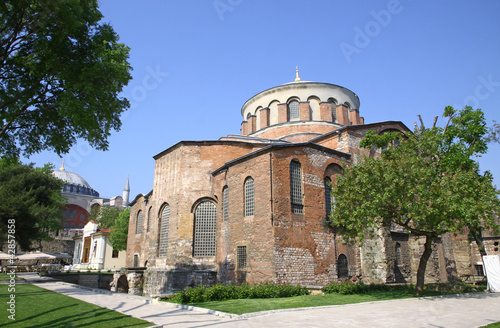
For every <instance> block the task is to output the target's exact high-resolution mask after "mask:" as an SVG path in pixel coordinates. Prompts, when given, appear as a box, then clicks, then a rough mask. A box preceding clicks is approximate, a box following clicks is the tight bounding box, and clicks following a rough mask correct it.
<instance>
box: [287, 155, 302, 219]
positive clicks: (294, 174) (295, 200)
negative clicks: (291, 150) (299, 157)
mask: <svg viewBox="0 0 500 328" xmlns="http://www.w3.org/2000/svg"><path fill="white" fill-rule="evenodd" d="M290 199H291V203H292V213H293V214H303V209H304V203H303V200H302V168H301V166H300V163H299V162H298V161H295V160H294V161H292V162H290Z"/></svg>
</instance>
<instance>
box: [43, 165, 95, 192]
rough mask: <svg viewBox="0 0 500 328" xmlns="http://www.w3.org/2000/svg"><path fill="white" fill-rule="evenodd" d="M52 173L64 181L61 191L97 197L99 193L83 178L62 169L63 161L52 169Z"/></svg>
mask: <svg viewBox="0 0 500 328" xmlns="http://www.w3.org/2000/svg"><path fill="white" fill-rule="evenodd" d="M52 175H53V176H54V177H56V178H58V179H60V180H62V181H64V187H63V190H62V191H63V192H67V193H72V194H81V195H88V196H95V197H99V193H98V192H97V191H95V190H94V189H92V187H90V185H89V183H88V182H87V181H85V179H84V178H82V177H81V176H79V175H78V174H76V173H73V172H69V171H66V170H65V169H64V161H63V164H62V166H61V168H60V169H59V170H57V171H52Z"/></svg>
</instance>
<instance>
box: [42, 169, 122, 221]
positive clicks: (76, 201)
mask: <svg viewBox="0 0 500 328" xmlns="http://www.w3.org/2000/svg"><path fill="white" fill-rule="evenodd" d="M52 175H53V176H55V177H56V178H58V179H60V180H63V181H64V187H63V189H62V191H61V193H62V195H63V196H64V197H66V199H67V205H66V206H65V208H64V212H63V222H62V225H63V227H64V229H65V230H71V229H83V227H84V226H85V225H86V224H87V223H88V219H89V217H90V213H91V210H92V208H94V207H96V206H111V207H118V208H120V209H121V208H125V207H126V206H127V205H128V197H129V194H130V186H129V180H128V178H127V182H126V183H125V187H124V189H123V195H122V196H115V197H113V198H102V197H100V196H99V192H97V191H96V190H94V189H93V188H92V187H91V186H90V184H89V183H88V182H87V181H86V180H85V179H84V178H82V177H81V176H79V175H78V174H76V173H73V172H70V171H67V170H66V169H65V168H64V161H63V164H62V166H61V168H60V169H59V170H55V171H53V172H52Z"/></svg>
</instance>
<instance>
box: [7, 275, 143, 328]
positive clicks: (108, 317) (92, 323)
mask: <svg viewBox="0 0 500 328" xmlns="http://www.w3.org/2000/svg"><path fill="white" fill-rule="evenodd" d="M15 288H16V291H15V293H14V294H15V295H16V297H15V300H16V316H15V318H16V320H15V321H13V320H11V319H9V318H8V315H10V313H9V312H7V311H6V310H7V301H9V299H10V295H11V293H10V292H9V291H8V285H0V304H2V305H1V307H0V326H1V327H40V328H41V327H44V328H45V327H51V328H52V327H54V328H56V327H106V328H113V327H149V326H152V325H153V324H152V323H149V322H147V321H144V320H140V319H136V318H133V317H130V316H127V315H124V314H122V313H119V312H116V311H112V310H108V309H104V308H101V307H99V306H97V305H93V304H89V303H86V302H83V301H80V300H77V299H75V298H72V297H69V296H65V295H61V294H58V293H55V292H52V291H49V290H46V289H43V288H40V287H37V286H33V285H29V284H22V285H20V284H18V285H16V287H15Z"/></svg>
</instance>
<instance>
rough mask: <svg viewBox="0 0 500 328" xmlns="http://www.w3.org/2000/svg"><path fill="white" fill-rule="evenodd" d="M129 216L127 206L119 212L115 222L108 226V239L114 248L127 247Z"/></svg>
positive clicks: (123, 248) (121, 248) (120, 249)
mask: <svg viewBox="0 0 500 328" xmlns="http://www.w3.org/2000/svg"><path fill="white" fill-rule="evenodd" d="M129 218H130V209H128V208H127V209H125V210H123V211H121V212H120V215H119V216H118V219H117V220H116V221H115V224H114V225H113V226H111V228H110V231H111V235H110V236H109V241H110V242H111V245H113V248H114V249H116V250H119V251H123V250H126V249H127V237H128V222H129Z"/></svg>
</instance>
